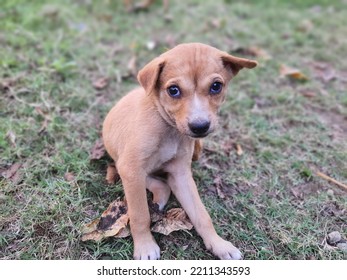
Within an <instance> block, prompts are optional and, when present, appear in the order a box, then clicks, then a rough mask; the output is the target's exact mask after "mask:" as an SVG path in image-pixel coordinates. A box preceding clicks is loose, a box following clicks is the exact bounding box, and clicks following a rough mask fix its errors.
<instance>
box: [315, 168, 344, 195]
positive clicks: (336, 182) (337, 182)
mask: <svg viewBox="0 0 347 280" xmlns="http://www.w3.org/2000/svg"><path fill="white" fill-rule="evenodd" d="M316 174H317V175H318V176H319V177H321V178H323V179H325V180H327V181H329V182H332V183H334V184H335V185H337V186H339V187H340V188H342V189H343V190H345V191H347V185H345V184H343V183H341V182H339V181H337V180H335V179H334V178H331V177H329V176H328V175H325V174H324V173H322V172H319V171H316Z"/></svg>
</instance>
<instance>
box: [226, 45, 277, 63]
mask: <svg viewBox="0 0 347 280" xmlns="http://www.w3.org/2000/svg"><path fill="white" fill-rule="evenodd" d="M232 51H233V52H235V53H238V54H240V55H248V56H255V57H257V58H259V59H263V60H270V59H271V58H272V57H271V55H270V54H269V53H268V52H267V51H266V50H264V49H262V48H260V47H257V46H252V47H249V48H244V47H237V48H235V49H234V50H232Z"/></svg>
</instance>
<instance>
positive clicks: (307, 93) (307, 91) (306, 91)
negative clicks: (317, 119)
mask: <svg viewBox="0 0 347 280" xmlns="http://www.w3.org/2000/svg"><path fill="white" fill-rule="evenodd" d="M300 93H301V94H302V95H303V96H305V97H307V98H313V97H316V96H317V94H316V93H315V92H314V91H313V90H310V89H303V90H300Z"/></svg>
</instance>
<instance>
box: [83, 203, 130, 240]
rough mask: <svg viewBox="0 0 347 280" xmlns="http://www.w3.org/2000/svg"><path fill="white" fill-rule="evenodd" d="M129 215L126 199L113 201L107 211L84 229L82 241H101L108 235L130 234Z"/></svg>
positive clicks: (120, 235) (124, 235) (118, 236)
mask: <svg viewBox="0 0 347 280" xmlns="http://www.w3.org/2000/svg"><path fill="white" fill-rule="evenodd" d="M128 223H129V216H128V214H127V208H126V205H125V202H124V201H120V200H116V201H113V202H112V203H111V204H110V205H109V206H108V208H107V209H106V211H104V212H103V213H102V215H101V218H98V219H96V220H94V221H92V222H90V223H89V224H86V225H85V226H84V227H83V229H82V241H86V240H95V241H100V240H102V239H104V238H106V237H110V236H113V237H116V238H122V237H127V236H129V235H130V231H129V229H127V225H128Z"/></svg>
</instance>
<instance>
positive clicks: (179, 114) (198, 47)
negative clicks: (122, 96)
mask: <svg viewBox="0 0 347 280" xmlns="http://www.w3.org/2000/svg"><path fill="white" fill-rule="evenodd" d="M256 65H257V62H256V61H254V60H248V59H244V58H239V57H235V56H232V55H229V54H228V53H225V52H222V51H220V50H218V49H216V48H213V47H210V46H207V45H204V44H200V43H190V44H182V45H178V46H176V47H175V48H173V49H171V50H169V51H167V52H165V53H163V54H162V55H161V56H159V57H157V58H155V59H154V60H152V61H151V62H150V63H148V64H147V65H146V66H145V67H144V68H143V69H142V70H141V71H140V72H139V74H138V80H139V82H140V84H141V85H142V87H143V88H144V89H145V90H146V92H147V94H150V95H152V96H153V98H154V100H155V103H156V104H157V107H158V110H159V112H160V114H161V116H162V117H163V118H164V119H165V120H166V121H167V122H168V123H170V124H171V125H173V126H175V127H176V128H177V129H178V130H179V131H180V132H181V133H183V134H185V135H188V136H190V137H194V138H201V137H205V136H206V135H208V134H209V133H211V132H212V131H213V130H214V128H215V127H216V124H217V111H218V108H219V107H220V105H221V104H222V102H223V101H224V99H225V94H226V89H227V85H228V83H229V81H230V79H231V78H232V77H234V76H235V75H236V74H237V73H238V72H239V71H240V70H241V69H242V68H254V67H255V66H256Z"/></svg>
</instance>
